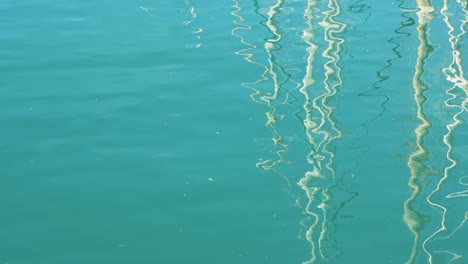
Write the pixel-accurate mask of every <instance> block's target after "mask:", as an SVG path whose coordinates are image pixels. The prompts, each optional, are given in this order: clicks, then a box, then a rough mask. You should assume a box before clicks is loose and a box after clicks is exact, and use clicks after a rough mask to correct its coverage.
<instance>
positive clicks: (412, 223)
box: [403, 0, 434, 264]
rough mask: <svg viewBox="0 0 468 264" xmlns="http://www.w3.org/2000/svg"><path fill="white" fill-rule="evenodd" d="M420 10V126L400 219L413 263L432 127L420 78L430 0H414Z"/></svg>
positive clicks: (415, 95)
mask: <svg viewBox="0 0 468 264" xmlns="http://www.w3.org/2000/svg"><path fill="white" fill-rule="evenodd" d="M417 4H418V7H419V9H420V10H419V11H418V12H417V16H418V25H417V27H416V30H417V32H418V39H419V46H418V48H417V55H418V56H417V59H416V65H415V71H414V75H413V89H414V93H413V98H414V101H415V103H416V106H417V113H416V118H417V119H418V120H419V122H420V123H419V125H418V126H417V127H416V128H415V129H414V134H415V136H416V143H415V144H416V151H414V152H413V153H412V154H411V155H410V156H409V157H408V167H409V168H410V173H411V176H410V179H409V182H408V186H409V187H410V189H411V192H412V193H411V196H410V197H409V198H408V199H407V200H406V201H405V203H404V215H403V221H404V222H405V223H406V225H407V226H408V228H409V229H410V231H411V232H412V233H413V236H414V241H413V246H412V249H411V256H410V258H409V260H408V261H407V262H406V263H407V264H412V263H415V261H416V258H417V257H418V253H419V250H420V247H421V243H420V240H421V234H420V233H421V229H422V228H423V226H424V222H425V217H424V216H423V215H422V214H421V213H420V212H419V211H418V210H417V209H415V208H414V202H415V200H416V198H417V197H418V195H419V194H420V192H421V188H422V186H421V184H420V181H421V180H422V179H421V178H422V177H424V173H425V172H424V171H425V165H424V163H423V161H424V160H427V158H428V150H427V149H426V148H425V146H424V137H425V136H426V135H427V134H428V129H429V128H430V126H431V123H429V121H428V119H427V117H426V115H425V114H424V102H425V101H426V97H425V96H424V92H425V91H426V90H427V89H428V87H427V86H426V85H425V84H424V82H423V81H422V75H423V73H424V67H425V61H426V59H427V57H428V56H429V54H430V51H431V50H432V49H433V48H432V46H431V45H430V44H429V41H428V37H427V30H428V24H429V22H430V21H431V19H432V16H431V13H432V12H433V10H434V8H433V7H432V6H431V4H430V2H429V1H425V0H422V1H417Z"/></svg>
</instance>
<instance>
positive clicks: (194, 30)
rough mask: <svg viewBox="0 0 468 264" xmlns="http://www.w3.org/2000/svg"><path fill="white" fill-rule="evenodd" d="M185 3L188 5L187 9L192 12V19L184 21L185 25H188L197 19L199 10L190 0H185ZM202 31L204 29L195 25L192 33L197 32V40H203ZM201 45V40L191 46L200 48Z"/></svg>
mask: <svg viewBox="0 0 468 264" xmlns="http://www.w3.org/2000/svg"><path fill="white" fill-rule="evenodd" d="M185 4H186V5H187V9H188V11H189V12H190V19H188V20H186V21H184V22H183V24H184V25H185V26H188V25H190V24H192V23H193V22H194V21H195V19H196V18H197V12H196V10H195V7H194V6H193V5H192V3H191V2H190V0H185ZM202 32H203V29H202V28H199V27H195V28H193V29H192V33H193V34H195V36H196V38H197V41H201V35H200V34H201V33H202ZM201 46H202V43H201V42H198V43H197V44H195V45H191V47H195V48H199V47H201Z"/></svg>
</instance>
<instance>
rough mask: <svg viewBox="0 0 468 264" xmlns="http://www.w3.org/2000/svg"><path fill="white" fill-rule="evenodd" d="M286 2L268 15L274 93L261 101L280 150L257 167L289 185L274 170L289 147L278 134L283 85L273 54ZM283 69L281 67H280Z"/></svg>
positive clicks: (275, 7)
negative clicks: (279, 16)
mask: <svg viewBox="0 0 468 264" xmlns="http://www.w3.org/2000/svg"><path fill="white" fill-rule="evenodd" d="M283 4H284V0H278V1H277V2H276V4H274V5H273V6H271V7H270V9H269V10H268V13H267V21H266V26H267V28H268V30H269V31H270V32H271V33H272V34H273V36H272V37H271V38H268V39H267V40H266V41H265V44H264V47H265V52H266V53H267V55H268V64H269V67H268V74H269V75H270V76H271V79H272V81H273V92H267V93H265V95H264V96H262V97H261V100H263V101H265V102H266V103H267V105H268V107H269V109H270V110H269V111H267V112H266V115H267V122H266V126H268V127H270V128H271V130H272V131H273V138H272V140H273V145H274V146H276V147H278V148H279V149H278V150H276V152H275V154H276V158H275V160H266V161H263V162H260V163H257V167H261V168H262V169H265V170H272V171H275V172H277V173H279V174H280V175H282V176H283V178H285V180H286V181H287V182H288V185H289V180H288V179H287V178H286V176H285V175H283V174H281V173H280V172H278V171H276V170H274V166H275V165H277V164H278V163H281V162H285V159H284V157H283V153H284V152H286V151H287V149H288V145H287V144H286V143H284V142H283V139H282V137H281V135H280V134H279V133H278V130H277V129H276V127H275V123H276V122H277V120H276V107H275V105H274V102H275V101H276V100H277V99H278V94H279V91H280V89H281V83H280V81H279V77H278V73H277V72H276V69H275V66H277V63H276V62H275V60H274V55H273V52H274V51H275V50H276V49H278V48H277V43H278V42H279V41H280V40H281V38H282V35H281V32H280V30H279V28H278V27H277V26H276V24H275V23H274V19H275V16H276V15H277V14H278V11H279V10H280V8H281V7H282V6H283ZM280 68H281V67H280Z"/></svg>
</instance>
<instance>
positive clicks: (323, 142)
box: [298, 0, 346, 263]
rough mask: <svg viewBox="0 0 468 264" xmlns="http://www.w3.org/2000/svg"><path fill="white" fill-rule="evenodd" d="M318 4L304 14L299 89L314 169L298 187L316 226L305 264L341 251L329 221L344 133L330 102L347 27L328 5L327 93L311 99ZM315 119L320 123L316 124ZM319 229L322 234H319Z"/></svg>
mask: <svg viewBox="0 0 468 264" xmlns="http://www.w3.org/2000/svg"><path fill="white" fill-rule="evenodd" d="M316 4H317V2H316V1H309V2H308V5H307V8H306V12H305V14H304V17H305V18H306V20H307V26H308V28H307V29H306V30H304V33H303V39H304V41H305V42H306V43H307V44H308V45H309V47H308V48H307V52H308V57H307V69H306V74H305V76H304V79H303V86H302V87H301V89H300V92H301V93H302V94H303V95H304V97H305V103H304V107H303V108H304V112H305V113H306V116H305V118H304V120H303V124H304V127H305V131H306V134H307V137H308V139H309V144H310V145H311V149H312V150H311V152H310V153H309V155H308V156H307V161H308V162H309V164H310V165H311V166H312V169H311V170H310V171H308V172H307V173H306V174H305V176H304V178H302V179H301V180H300V181H299V183H298V184H299V186H300V187H301V188H302V189H303V190H304V191H305V193H306V195H307V198H308V202H307V205H306V207H305V211H306V213H307V214H308V215H309V216H310V217H311V218H313V222H312V224H311V225H310V226H309V228H308V230H307V233H306V238H307V240H308V241H309V243H310V245H311V259H310V260H308V261H306V262H305V263H315V262H317V261H324V260H327V259H329V257H336V256H337V255H338V254H339V253H338V252H336V253H335V255H334V256H329V255H331V253H332V251H333V250H331V249H330V250H329V251H328V252H330V253H329V255H327V254H326V253H325V246H331V247H332V248H335V251H338V250H337V249H336V246H335V244H336V243H335V242H334V241H333V237H332V232H333V223H332V222H331V220H330V219H329V218H330V217H329V216H330V215H331V214H332V212H331V210H332V208H333V206H332V204H331V203H332V201H331V198H332V195H331V192H330V190H331V187H333V186H336V185H337V179H336V175H335V170H334V153H333V152H332V151H330V144H331V143H332V142H333V140H335V139H337V138H338V137H340V136H341V132H340V131H339V130H338V129H337V127H336V125H335V122H334V120H333V119H332V114H333V110H334V108H333V107H332V106H331V105H329V103H328V101H329V99H330V98H332V97H333V96H335V95H336V93H337V92H338V87H340V86H341V85H342V80H341V75H340V73H341V68H340V67H339V66H338V61H339V60H340V55H339V53H340V51H341V44H342V43H343V42H344V40H343V39H341V38H338V37H336V36H335V34H337V33H342V32H343V31H344V29H345V28H346V25H345V24H343V23H340V22H337V21H336V20H335V19H334V18H335V17H336V16H337V15H339V14H340V11H341V10H340V5H339V4H338V2H337V1H334V0H331V1H329V2H328V8H329V9H328V10H327V11H325V12H323V14H324V15H325V17H324V19H323V20H322V21H321V22H320V25H321V26H322V27H323V28H324V29H325V36H324V40H325V41H326V42H327V44H328V47H327V48H326V49H325V50H324V51H323V53H322V56H323V57H324V58H325V59H326V63H325V64H324V71H325V79H324V81H323V87H324V89H325V91H324V92H323V93H322V94H321V95H319V96H316V97H314V98H313V99H312V98H311V90H310V89H311V87H312V86H313V85H314V84H315V79H314V77H313V74H312V72H313V63H314V60H315V59H314V57H315V53H316V51H317V48H318V47H317V45H316V44H315V43H314V42H313V40H314V26H313V22H312V21H313V18H314V14H313V12H312V10H313V8H314V7H315V6H316ZM316 118H318V119H319V120H320V121H319V122H315V121H314V120H316ZM315 208H318V209H319V210H316V209H315ZM319 227H320V230H317V229H319ZM318 231H319V232H318Z"/></svg>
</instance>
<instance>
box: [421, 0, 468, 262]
mask: <svg viewBox="0 0 468 264" xmlns="http://www.w3.org/2000/svg"><path fill="white" fill-rule="evenodd" d="M457 2H458V3H459V4H460V5H461V7H462V10H463V12H464V13H465V19H464V20H463V21H462V23H461V26H460V30H461V32H460V34H458V35H455V34H454V32H455V27H454V26H453V25H452V24H451V22H450V20H449V17H448V14H447V13H448V4H449V3H448V0H444V6H443V8H442V10H441V13H442V15H443V17H444V22H445V24H446V25H447V27H448V29H449V31H448V34H449V36H450V37H449V42H450V46H451V48H452V58H453V60H452V63H451V64H450V65H449V67H448V68H445V69H444V73H445V75H446V77H447V80H448V81H450V82H452V83H453V84H454V85H453V86H452V87H451V88H450V89H448V90H447V92H446V93H447V94H448V95H449V96H450V98H449V99H447V100H446V101H445V105H446V106H447V107H449V108H458V109H459V111H458V112H457V113H455V115H454V116H453V117H452V120H453V122H452V123H450V124H448V125H447V126H446V128H447V133H446V134H445V135H444V138H443V141H444V144H445V145H446V146H447V153H446V158H447V160H449V162H450V165H449V166H447V167H445V168H444V174H443V177H442V178H441V179H440V180H439V182H438V183H437V187H436V188H435V189H434V190H433V191H432V192H431V193H430V194H429V196H428V197H427V202H428V203H429V204H430V205H432V206H434V207H437V208H439V209H441V210H442V220H441V225H440V228H439V229H438V230H436V231H435V232H434V233H433V234H432V235H430V236H429V237H428V238H427V239H426V240H425V241H424V243H423V245H424V250H425V251H426V253H427V254H428V256H429V261H432V254H431V253H430V252H429V251H428V250H427V249H426V244H427V243H428V242H429V241H431V240H432V239H434V237H435V236H437V235H438V234H439V233H441V232H443V231H446V230H447V226H446V215H447V211H448V208H447V207H444V206H443V205H442V204H439V203H437V202H434V201H433V200H432V199H431V198H432V196H433V195H434V194H435V193H437V192H439V191H440V190H441V188H442V185H443V184H444V182H445V181H446V180H447V179H448V177H449V172H450V171H451V170H452V169H453V168H454V167H456V166H457V164H458V163H457V160H456V159H455V158H454V157H452V150H453V147H454V146H453V145H452V138H453V133H454V131H455V129H456V128H457V127H458V126H459V125H460V124H461V123H462V122H463V121H462V120H461V119H460V117H459V116H460V115H461V114H462V113H463V112H465V111H467V108H466V105H467V103H468V97H465V99H464V100H463V101H462V102H461V104H460V105H457V104H454V103H452V101H453V100H455V99H457V95H456V91H455V90H456V89H457V88H460V89H461V90H462V91H463V92H465V95H466V96H468V82H467V80H466V79H465V77H464V71H463V66H462V63H461V52H460V50H459V49H458V41H459V40H460V39H461V36H462V35H463V34H465V33H466V32H465V30H464V26H465V25H466V23H467V21H468V12H467V11H466V7H467V3H466V2H465V3H462V2H461V1H457ZM466 219H467V213H465V217H464V219H463V220H462V223H461V224H460V226H459V227H457V228H456V229H455V231H456V230H458V229H459V228H460V227H461V225H463V224H464V223H465V222H466ZM455 231H454V232H455ZM454 232H452V234H453V233H454ZM450 236H451V235H449V236H448V237H450ZM448 237H447V238H448ZM444 252H446V253H449V254H451V255H452V256H453V258H452V259H451V260H450V262H452V261H454V260H455V259H458V258H460V257H461V256H460V255H457V254H455V253H453V252H449V251H444Z"/></svg>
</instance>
